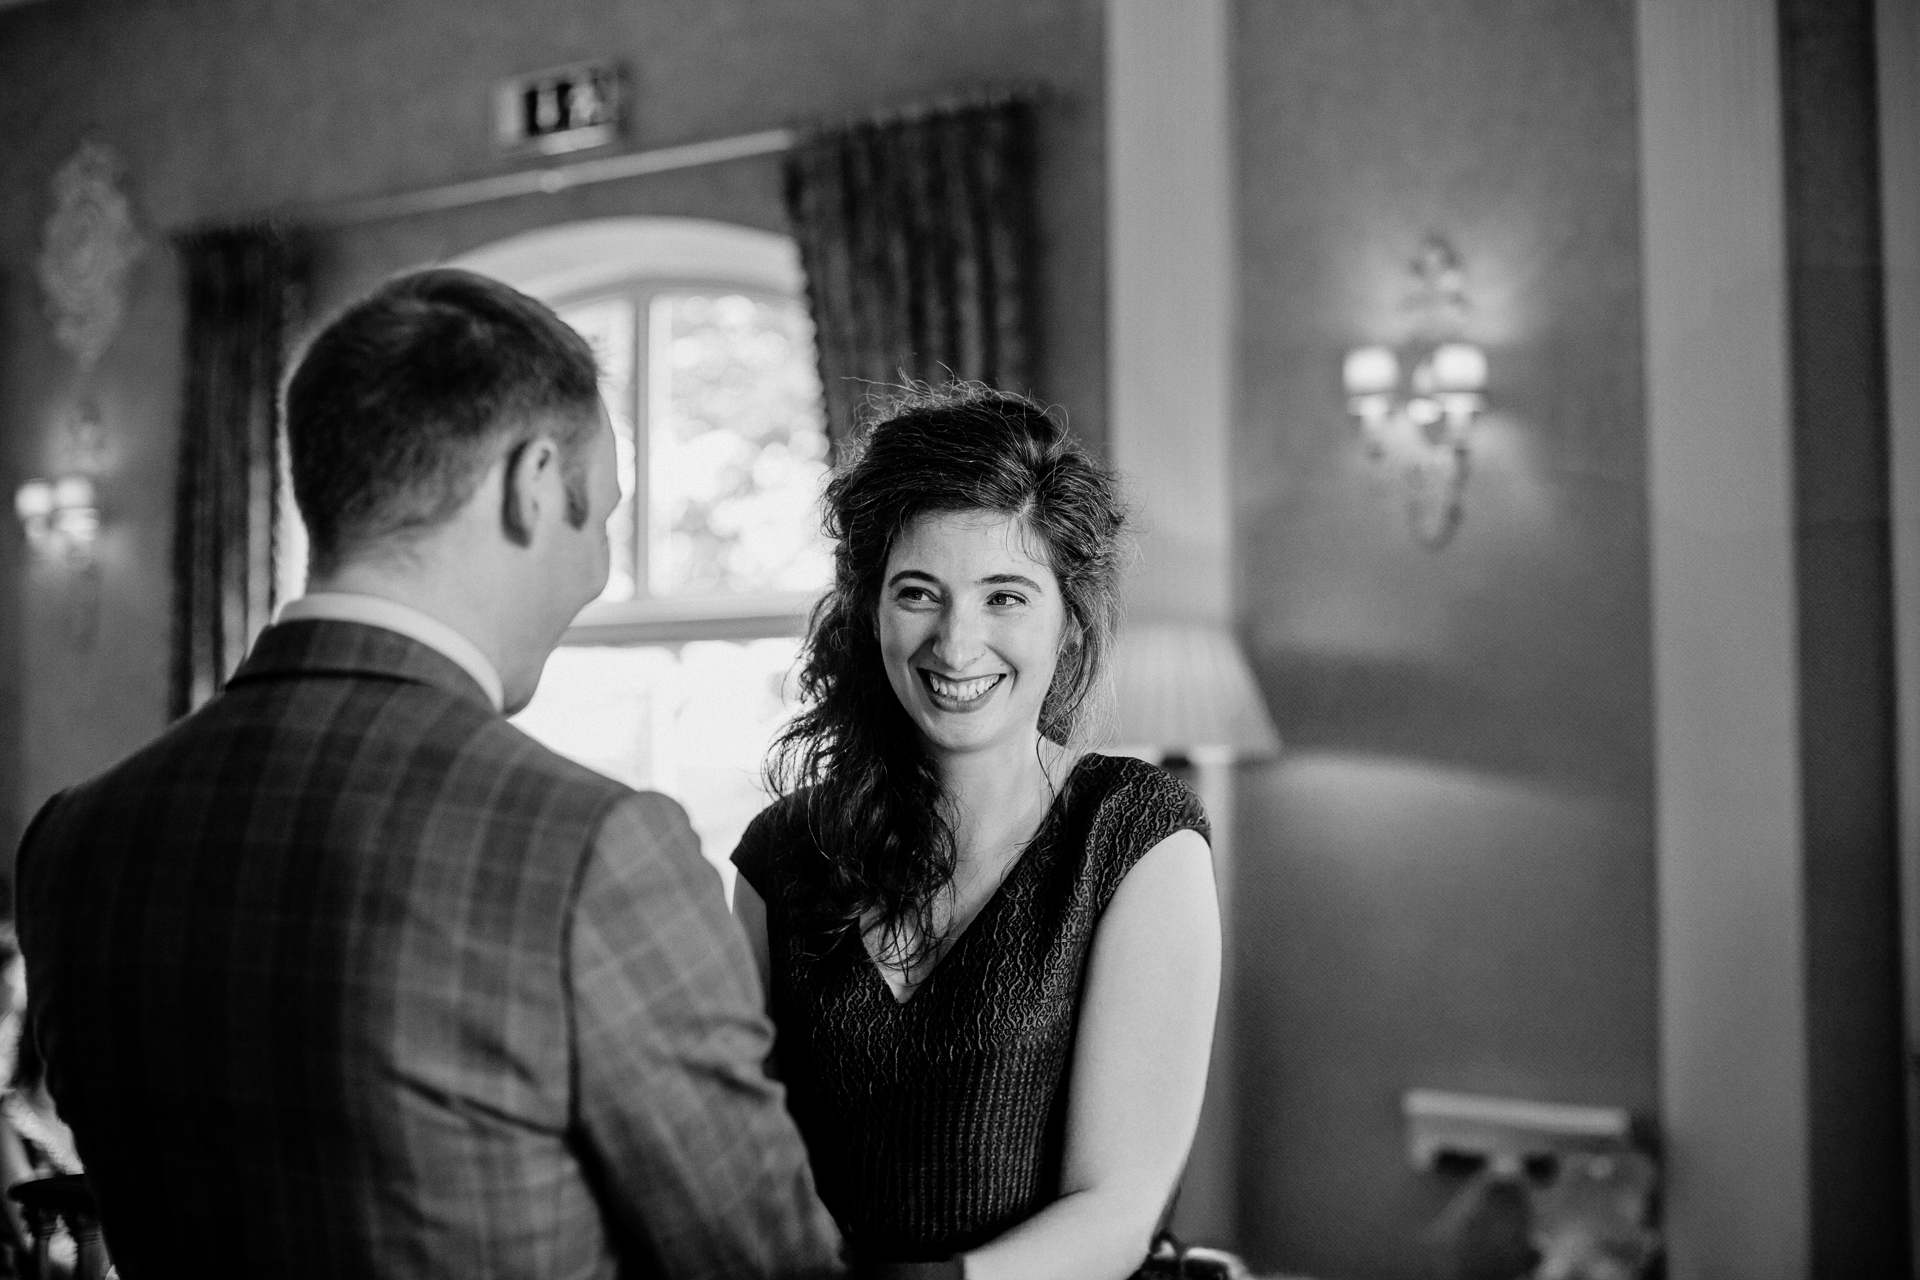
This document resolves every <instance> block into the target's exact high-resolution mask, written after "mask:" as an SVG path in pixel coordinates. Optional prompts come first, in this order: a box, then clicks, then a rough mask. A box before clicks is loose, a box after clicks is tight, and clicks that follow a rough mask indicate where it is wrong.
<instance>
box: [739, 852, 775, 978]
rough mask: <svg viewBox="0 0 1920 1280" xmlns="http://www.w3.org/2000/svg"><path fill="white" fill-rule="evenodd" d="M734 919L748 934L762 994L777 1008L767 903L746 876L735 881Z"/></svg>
mask: <svg viewBox="0 0 1920 1280" xmlns="http://www.w3.org/2000/svg"><path fill="white" fill-rule="evenodd" d="M733 918H734V919H735V920H736V921H738V922H739V924H740V931H741V932H742V933H744V934H746V935H747V950H748V951H749V952H750V953H751V954H752V956H753V969H754V972H755V973H757V974H759V975H760V995H761V998H762V999H763V1000H765V1001H766V1003H767V1007H768V1008H769V1009H771V1008H772V1007H773V948H772V946H771V945H770V944H769V943H768V941H767V904H766V900H765V899H763V898H762V897H761V896H760V894H759V892H758V891H757V890H755V889H754V887H753V886H752V885H750V884H748V883H747V878H746V877H745V876H737V877H735V879H734V882H733Z"/></svg>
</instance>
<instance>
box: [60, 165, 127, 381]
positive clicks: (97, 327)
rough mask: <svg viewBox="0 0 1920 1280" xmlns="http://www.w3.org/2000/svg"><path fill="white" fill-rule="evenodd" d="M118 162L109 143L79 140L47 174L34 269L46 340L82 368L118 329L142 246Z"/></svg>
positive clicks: (96, 356) (87, 366)
mask: <svg viewBox="0 0 1920 1280" xmlns="http://www.w3.org/2000/svg"><path fill="white" fill-rule="evenodd" d="M122 169H123V166H122V165H121V163H120V159H119V157H118V156H117V155H116V154H115V153H114V151H113V149H112V148H111V147H108V146H107V145H106V144H105V143H102V142H96V141H87V142H84V143H82V144H81V145H80V149H79V150H77V151H75V152H74V153H73V155H72V156H71V157H69V158H68V160H67V162H66V163H65V164H63V165H61V166H60V171H59V172H58V173H56V174H54V177H53V211H52V212H51V213H50V214H48V216H47V222H46V226H45V228H44V237H43V240H42V243H41V247H40V261H39V264H38V272H37V274H38V275H39V277H40V287H41V289H43V290H44V291H45V293H46V298H47V313H48V316H49V317H50V318H51V319H52V321H53V337H54V341H56V342H58V343H59V344H60V346H61V347H62V348H63V349H65V351H66V352H67V353H68V354H69V355H71V356H72V357H73V358H74V361H75V363H77V364H78V365H79V366H80V368H81V370H82V371H83V372H84V371H86V370H88V369H91V368H92V367H93V366H94V364H95V363H96V362H98V360H99V359H100V356H101V354H102V353H103V352H104V351H105V350H106V349H107V344H108V343H110V342H112V341H113V335H114V334H115V333H116V332H117V331H118V330H119V328H120V321H121V318H122V317H123V316H124V315H125V314H126V307H127V279H128V276H129V274H130V273H131V272H132V270H133V265H134V263H135V262H137V261H138V260H139V258H140V255H141V254H142V253H144V252H145V251H146V244H145V242H144V241H143V240H142V238H141V236H140V232H139V230H138V228H137V227H136V226H135V225H134V220H133V205H132V203H131V202H130V201H129V200H128V199H127V196H126V192H125V191H124V190H122V189H121V173H122Z"/></svg>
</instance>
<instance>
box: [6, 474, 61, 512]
mask: <svg viewBox="0 0 1920 1280" xmlns="http://www.w3.org/2000/svg"><path fill="white" fill-rule="evenodd" d="M13 512H14V514H15V515H17V516H19V517H20V518H21V519H22V520H25V521H34V520H45V519H46V518H47V517H48V516H50V515H52V514H53V485H52V484H51V483H49V482H48V481H45V480H29V481H27V482H26V483H25V484H23V485H21V486H20V489H19V491H18V492H16V493H15V494H14V495H13Z"/></svg>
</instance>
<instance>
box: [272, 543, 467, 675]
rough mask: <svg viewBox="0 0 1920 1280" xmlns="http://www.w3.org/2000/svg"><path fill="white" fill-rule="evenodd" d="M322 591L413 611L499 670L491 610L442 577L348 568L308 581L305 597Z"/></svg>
mask: <svg viewBox="0 0 1920 1280" xmlns="http://www.w3.org/2000/svg"><path fill="white" fill-rule="evenodd" d="M322 591H341V592H347V593H350V594H353V595H363V596H377V597H379V598H380V599H382V600H389V601H392V602H393V603H394V604H399V605H405V606H406V607H407V608H409V609H417V610H419V611H420V612H421V613H424V614H426V615H427V616H428V617H430V618H432V619H434V620H435V621H437V622H442V623H445V624H446V625H447V626H449V627H452V628H453V629H454V630H455V631H458V632H459V633H460V634H461V635H463V636H465V637H466V638H467V639H468V640H469V641H470V642H472V644H473V646H474V647H475V648H477V649H479V650H480V652H481V653H483V654H485V655H486V658H487V661H488V662H491V663H492V664H493V665H494V667H495V669H496V670H504V666H503V659H504V658H505V654H504V653H503V652H502V650H503V648H504V646H503V645H502V644H501V642H500V634H499V628H498V627H497V626H496V625H494V620H493V618H492V617H491V611H490V610H488V609H486V608H484V607H481V606H480V605H479V604H478V602H476V601H473V600H471V599H470V598H468V597H467V593H465V592H462V591H461V590H459V589H458V588H457V587H456V586H454V585H451V584H450V583H449V582H448V581H447V576H446V575H439V574H433V573H427V572H422V571H419V570H413V569H408V568H398V567H391V566H387V565H382V564H371V563H358V564H352V563H350V564H346V565H343V566H341V567H340V568H339V569H338V570H336V571H335V572H333V573H331V574H327V575H326V576H324V577H316V578H314V579H312V580H311V581H310V582H308V584H307V592H308V594H310V595H311V594H318V593H320V592H322Z"/></svg>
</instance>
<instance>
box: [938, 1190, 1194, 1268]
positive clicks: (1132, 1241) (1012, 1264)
mask: <svg viewBox="0 0 1920 1280" xmlns="http://www.w3.org/2000/svg"><path fill="white" fill-rule="evenodd" d="M1163 1208H1164V1206H1162V1205H1158V1204H1155V1203H1154V1202H1153V1201H1152V1200H1150V1199H1147V1198H1144V1197H1142V1196H1139V1195H1127V1194H1124V1193H1122V1192H1119V1191H1117V1190H1103V1189H1097V1188H1096V1189H1093V1190H1088V1191H1077V1192H1073V1193H1071V1194H1069V1195H1065V1196H1062V1197H1061V1198H1060V1199H1058V1200H1056V1201H1054V1202H1053V1203H1052V1204H1050V1205H1048V1206H1047V1207H1046V1208H1045V1209H1043V1210H1041V1211H1040V1212H1039V1213H1037V1214H1035V1215H1034V1216H1033V1217H1031V1218H1029V1219H1027V1220H1026V1221H1025V1222H1023V1223H1021V1224H1020V1225H1019V1226H1017V1227H1015V1228H1014V1229H1013V1230H1011V1231H1009V1232H1007V1233H1006V1234H1005V1235H1003V1236H1001V1237H1000V1238H998V1239H997V1240H994V1241H992V1242H991V1243H989V1244H986V1245H983V1246H981V1247H980V1248H978V1249H976V1250H974V1251H973V1252H971V1253H969V1254H967V1255H966V1257H965V1259H964V1261H965V1264H966V1275H967V1280H1126V1277H1127V1276H1130V1275H1132V1274H1133V1273H1134V1272H1135V1271H1136V1270H1138V1269H1139V1267H1140V1264H1141V1262H1142V1261H1143V1260H1145V1258H1146V1256H1147V1249H1148V1248H1149V1246H1151V1245H1152V1243H1153V1231H1154V1228H1155V1227H1156V1226H1157V1225H1158V1224H1159V1219H1160V1214H1161V1211H1162V1209H1163Z"/></svg>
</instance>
